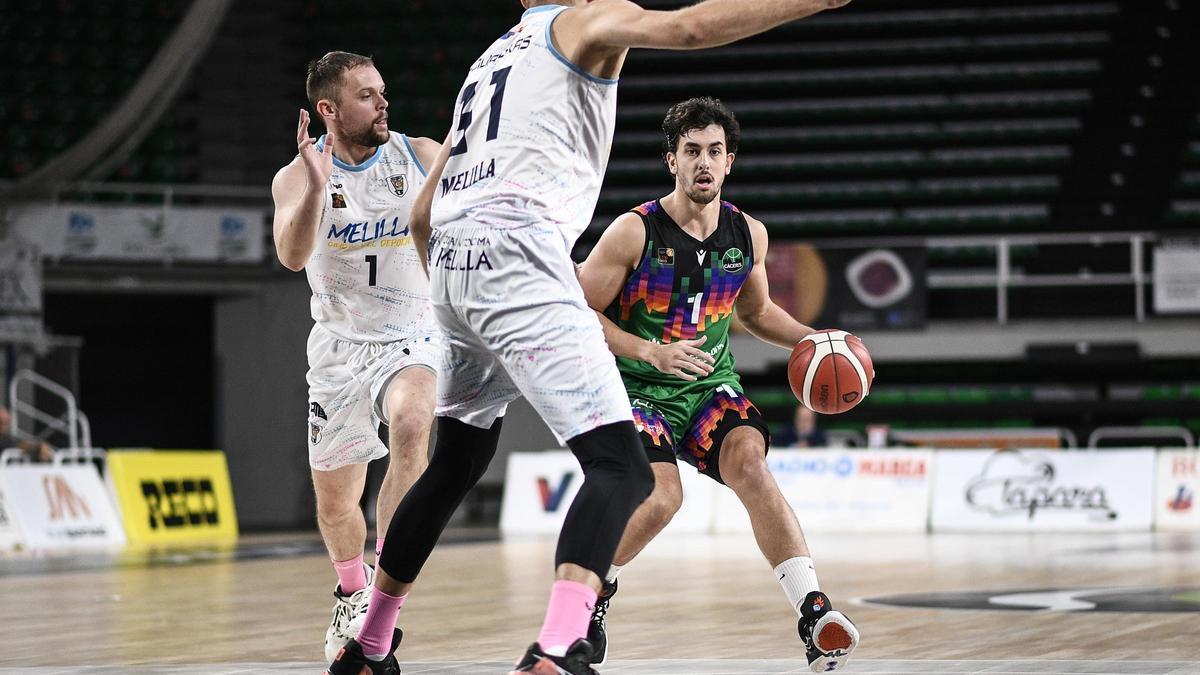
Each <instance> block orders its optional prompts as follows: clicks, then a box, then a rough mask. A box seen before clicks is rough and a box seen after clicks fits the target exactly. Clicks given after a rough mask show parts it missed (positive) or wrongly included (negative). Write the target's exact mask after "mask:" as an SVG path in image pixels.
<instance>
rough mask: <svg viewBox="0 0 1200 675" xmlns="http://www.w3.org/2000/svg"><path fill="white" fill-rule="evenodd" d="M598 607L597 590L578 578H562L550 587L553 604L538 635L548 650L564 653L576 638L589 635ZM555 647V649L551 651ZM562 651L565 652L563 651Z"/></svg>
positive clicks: (540, 641) (539, 642) (547, 609)
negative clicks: (577, 579)
mask: <svg viewBox="0 0 1200 675" xmlns="http://www.w3.org/2000/svg"><path fill="white" fill-rule="evenodd" d="M595 606H596V591H593V590H592V587H591V586H588V585H587V584H581V583H579V582H576V581H564V580H559V581H556V582H554V586H553V588H551V589H550V606H549V607H547V608H546V621H545V623H543V624H542V632H541V634H540V635H538V644H539V645H541V646H542V649H544V650H546V653H548V654H549V653H553V654H554V655H555V656H562V655H563V654H566V653H567V648H568V647H570V646H571V645H572V644H573V643H574V642H575V641H576V640H578V639H579V638H581V637H585V636H586V635H587V627H588V621H590V620H591V618H592V609H593V608H594V607H595ZM551 650H554V651H553V652H551ZM560 650H561V651H560Z"/></svg>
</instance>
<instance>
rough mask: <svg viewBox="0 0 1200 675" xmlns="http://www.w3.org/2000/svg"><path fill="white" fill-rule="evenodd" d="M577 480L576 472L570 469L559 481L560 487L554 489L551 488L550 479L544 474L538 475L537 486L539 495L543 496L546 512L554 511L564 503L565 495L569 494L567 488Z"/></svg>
mask: <svg viewBox="0 0 1200 675" xmlns="http://www.w3.org/2000/svg"><path fill="white" fill-rule="evenodd" d="M574 481H575V472H573V471H568V472H566V473H564V474H563V477H562V478H561V479H560V480H559V481H558V487H557V488H555V489H554V490H551V489H550V481H549V480H548V479H547V478H545V477H542V476H538V479H537V487H538V495H539V496H541V498H542V510H544V511H545V512H546V513H553V512H555V511H557V510H558V507H559V506H561V505H562V501H563V497H565V496H566V494H567V489H568V488H570V487H571V483H573V482H574Z"/></svg>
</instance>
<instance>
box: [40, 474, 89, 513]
mask: <svg viewBox="0 0 1200 675" xmlns="http://www.w3.org/2000/svg"><path fill="white" fill-rule="evenodd" d="M42 491H43V492H44V493H45V494H46V505H47V506H49V507H50V520H51V521H52V522H53V521H59V520H79V519H81V518H91V517H92V510H91V509H90V508H88V505H87V501H86V500H85V499H84V498H83V497H81V496H79V494H78V493H76V492H75V491H74V490H72V489H71V484H70V483H68V482H67V479H66V478H64V477H62V476H55V475H47V476H42Z"/></svg>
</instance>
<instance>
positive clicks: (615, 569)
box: [604, 565, 625, 584]
mask: <svg viewBox="0 0 1200 675" xmlns="http://www.w3.org/2000/svg"><path fill="white" fill-rule="evenodd" d="M623 569H625V566H624V565H609V566H608V574H605V575H604V580H605V581H607V582H608V583H610V584H611V583H612V582H614V581H616V580H617V575H619V574H620V573H621V570H623Z"/></svg>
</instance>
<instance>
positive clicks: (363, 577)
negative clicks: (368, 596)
mask: <svg viewBox="0 0 1200 675" xmlns="http://www.w3.org/2000/svg"><path fill="white" fill-rule="evenodd" d="M333 569H335V570H337V575H338V586H339V587H341V589H342V595H350V594H351V593H353V592H355V591H357V590H360V589H362V588H365V587H366V585H367V571H366V570H365V569H363V554H361V553H359V554H358V555H356V556H354V557H353V558H351V559H349V560H341V561H338V560H334V561H333Z"/></svg>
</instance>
